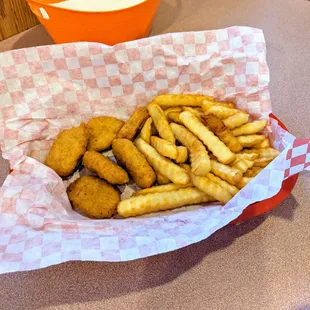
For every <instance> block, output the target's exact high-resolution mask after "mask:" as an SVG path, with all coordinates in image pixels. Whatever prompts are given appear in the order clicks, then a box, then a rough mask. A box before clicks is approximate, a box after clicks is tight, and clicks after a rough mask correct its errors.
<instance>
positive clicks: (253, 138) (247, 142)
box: [237, 135, 266, 147]
mask: <svg viewBox="0 0 310 310" xmlns="http://www.w3.org/2000/svg"><path fill="white" fill-rule="evenodd" d="M265 138H266V137H265V136H264V135H247V136H238V137H237V140H238V141H239V143H240V144H241V145H242V146H243V147H252V146H253V145H256V144H259V143H262V142H263V141H264V140H265Z"/></svg>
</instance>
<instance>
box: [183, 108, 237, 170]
mask: <svg viewBox="0 0 310 310" xmlns="http://www.w3.org/2000/svg"><path fill="white" fill-rule="evenodd" d="M180 119H181V121H182V122H183V124H184V125H185V126H186V127H187V128H188V129H189V130H190V131H191V132H192V133H194V134H195V135H196V136H197V137H198V138H199V139H200V140H201V141H202V142H203V143H204V145H206V146H207V148H208V149H209V150H210V151H211V152H212V153H213V154H214V155H215V156H216V157H217V159H218V160H219V161H220V162H222V163H223V164H229V163H231V162H232V161H234V160H235V158H236V156H235V154H234V153H233V152H232V151H231V150H230V149H229V148H228V147H227V146H226V145H225V144H224V143H223V142H222V141H221V140H220V139H219V138H218V137H217V136H215V135H214V134H213V132H212V131H210V130H209V129H208V128H207V127H206V126H205V125H204V124H203V123H202V122H201V121H200V120H199V119H198V118H197V117H196V116H195V115H193V114H192V113H191V112H188V111H185V112H182V113H181V114H180Z"/></svg>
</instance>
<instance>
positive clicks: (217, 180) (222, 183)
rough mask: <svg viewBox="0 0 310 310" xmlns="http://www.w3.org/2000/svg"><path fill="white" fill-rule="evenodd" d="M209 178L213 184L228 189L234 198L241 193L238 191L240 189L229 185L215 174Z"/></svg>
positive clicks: (211, 174) (209, 175)
mask: <svg viewBox="0 0 310 310" xmlns="http://www.w3.org/2000/svg"><path fill="white" fill-rule="evenodd" d="M207 178H208V179H209V180H211V181H212V182H214V183H216V184H218V185H220V186H221V187H223V188H224V189H226V190H227V191H228V192H229V193H230V194H232V195H233V196H234V195H236V194H237V193H238V192H239V190H238V188H237V187H236V186H234V185H231V184H229V183H228V182H226V181H224V180H222V179H221V178H219V177H217V176H216V175H214V174H213V173H208V175H207Z"/></svg>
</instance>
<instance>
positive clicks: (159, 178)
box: [155, 171, 171, 185]
mask: <svg viewBox="0 0 310 310" xmlns="http://www.w3.org/2000/svg"><path fill="white" fill-rule="evenodd" d="M155 173H156V179H157V183H158V184H159V185H165V184H169V183H171V181H170V180H169V179H168V178H166V177H165V176H164V175H162V174H161V173H159V172H157V171H155Z"/></svg>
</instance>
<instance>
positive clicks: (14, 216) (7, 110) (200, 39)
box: [0, 27, 310, 273]
mask: <svg viewBox="0 0 310 310" xmlns="http://www.w3.org/2000/svg"><path fill="white" fill-rule="evenodd" d="M268 83H269V70H268V66H267V64H266V58H265V41H264V36H263V33H262V31H261V30H259V29H253V28H247V27H231V28H227V29H221V30H214V31H202V32H190V33H174V34H166V35H161V36H156V37H151V38H146V39H142V40H138V41H133V42H128V43H122V44H118V45H116V46H114V47H109V46H105V45H101V44H96V43H75V44H64V45H53V46H44V47H37V48H28V49H22V50H17V51H11V52H7V53H3V54H0V102H1V108H0V137H1V141H0V143H1V149H2V152H3V156H4V157H5V158H7V159H9V161H10V164H11V167H12V168H13V170H14V171H13V172H12V173H11V174H10V175H9V176H8V177H7V179H6V180H5V182H4V184H3V186H2V188H1V190H0V193H1V195H0V273H5V272H12V271H21V270H30V269H37V268H42V267H46V266H50V265H53V264H58V263H61V262H65V261H69V260H94V261H126V260H131V259H137V258H142V257H146V256H150V255H155V254H158V253H164V252H167V251H171V250H175V249H178V248H181V247H183V246H186V245H189V244H191V243H194V242H198V241H200V240H202V239H204V238H207V237H208V236H210V234H212V233H213V232H214V231H216V230H217V229H219V228H221V227H223V226H224V225H226V224H227V223H229V222H230V221H231V220H233V219H235V218H236V217H238V216H239V215H240V214H241V212H242V210H243V209H244V208H246V207H247V206H248V205H249V204H251V203H253V202H255V201H257V200H263V199H266V198H269V197H272V196H273V195H275V194H276V193H277V192H278V191H279V189H280V188H281V184H282V180H283V179H284V178H287V177H289V176H290V175H292V174H294V173H297V172H299V171H301V170H304V169H309V162H310V160H309V153H310V152H309V140H298V139H296V138H295V137H293V136H292V135H290V134H289V133H287V132H286V131H284V130H282V129H281V128H280V127H279V126H278V124H277V122H276V121H272V123H271V128H272V133H271V138H272V140H273V141H274V145H275V146H276V147H277V148H278V149H279V150H281V151H282V152H281V154H280V156H279V157H278V158H276V159H275V160H274V161H273V162H272V163H271V164H270V165H268V166H267V167H266V168H265V169H264V170H263V171H262V172H261V173H260V174H259V175H258V176H257V177H256V178H255V179H254V180H253V181H252V182H251V183H250V184H249V185H248V186H247V187H246V188H245V189H243V190H242V191H240V193H239V194H238V195H236V196H235V197H234V198H233V199H232V200H231V201H230V202H229V203H228V204H226V205H225V206H224V207H220V206H208V207H205V206H193V207H185V208H181V209H178V210H174V211H171V212H162V213H158V214H151V215H147V216H142V217H138V218H129V219H113V220H96V221H94V220H89V219H87V218H84V217H83V216H81V215H79V214H77V213H76V212H74V211H72V209H71V206H70V203H69V201H68V198H67V195H66V192H65V185H64V183H63V181H62V180H61V178H60V177H58V176H57V175H56V173H54V171H52V170H51V169H49V168H47V167H46V166H45V165H43V164H42V161H43V160H44V159H45V156H46V154H47V152H48V150H49V148H50V145H51V143H52V141H53V139H54V138H55V137H56V135H57V134H58V133H59V131H60V130H62V129H64V128H68V127H71V126H75V125H78V124H79V123H80V122H81V121H84V122H85V121H88V120H89V119H90V118H92V117H94V116H98V115H111V116H116V117H119V118H122V119H126V118H128V116H129V115H130V113H132V111H133V110H134V109H135V108H136V107H137V106H141V105H145V104H146V103H147V102H148V101H150V100H151V99H152V98H153V97H154V96H156V95H158V94H165V93H199V94H206V95H211V96H215V97H216V98H219V99H221V100H224V99H225V100H233V101H235V102H236V103H237V105H238V107H239V108H242V109H244V110H247V111H249V113H251V114H252V116H253V118H261V117H262V118H267V117H268V115H269V113H270V111H271V105H270V98H269V91H268Z"/></svg>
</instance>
